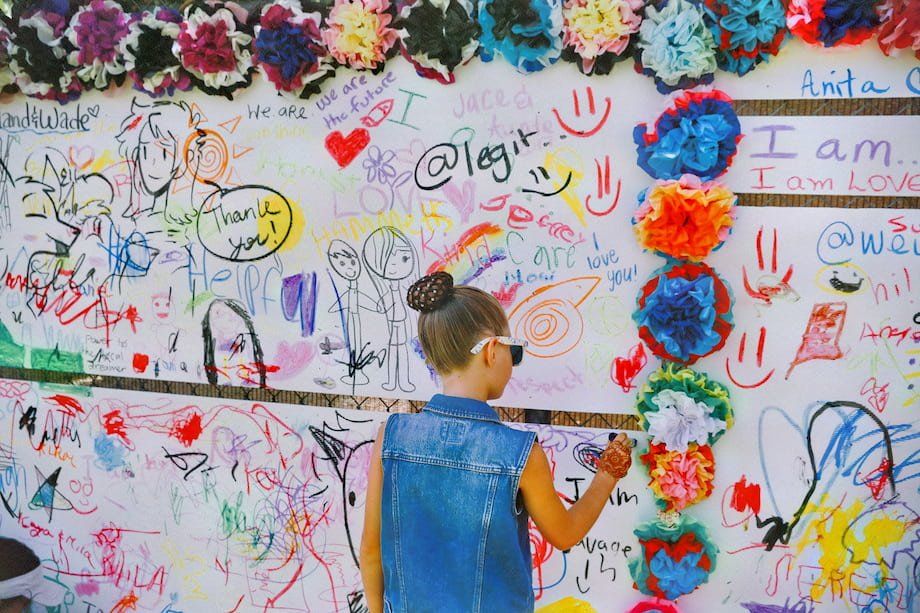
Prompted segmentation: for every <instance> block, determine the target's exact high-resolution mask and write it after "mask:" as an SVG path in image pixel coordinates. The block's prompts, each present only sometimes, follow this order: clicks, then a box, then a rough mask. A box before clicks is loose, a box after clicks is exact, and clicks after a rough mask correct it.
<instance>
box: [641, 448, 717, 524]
mask: <svg viewBox="0 0 920 613" xmlns="http://www.w3.org/2000/svg"><path fill="white" fill-rule="evenodd" d="M639 459H640V460H641V461H642V463H643V464H645V467H646V468H647V469H648V474H649V477H650V479H649V482H648V484H649V488H650V489H651V490H652V492H653V493H654V494H655V496H656V497H657V498H658V500H657V501H656V502H657V503H658V505H659V506H660V507H661V508H662V509H664V510H665V511H677V512H678V513H679V512H680V511H683V510H684V509H686V508H687V507H689V506H691V505H694V504H696V503H698V502H700V501H701V500H705V499H706V498H709V495H710V494H712V481H713V479H715V477H716V462H715V458H713V456H712V448H711V447H710V446H709V445H697V444H696V443H691V444H690V445H689V446H688V447H687V450H686V451H684V452H680V451H672V450H669V449H668V448H667V447H666V446H665V444H664V443H651V444H650V445H649V449H648V451H647V452H646V453H643V454H642V455H640V456H639Z"/></svg>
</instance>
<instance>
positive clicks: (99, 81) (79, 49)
mask: <svg viewBox="0 0 920 613" xmlns="http://www.w3.org/2000/svg"><path fill="white" fill-rule="evenodd" d="M127 35H128V16H127V15H125V13H124V11H123V10H121V6H119V5H118V4H116V3H115V2H112V0H92V2H90V3H89V4H87V5H86V6H83V7H82V8H80V10H78V11H77V12H76V13H74V16H73V17H72V18H71V19H70V28H69V29H68V32H67V38H68V39H69V40H70V44H71V45H73V47H74V51H72V52H71V53H70V54H68V56H67V61H69V62H70V65H71V66H74V67H76V68H77V76H78V77H80V79H81V80H82V81H83V82H84V83H85V84H86V85H87V86H89V87H95V88H96V89H105V88H106V87H108V86H109V84H110V83H115V84H116V85H121V84H122V83H124V81H125V73H126V72H127V69H126V68H125V62H124V57H123V56H122V54H121V53H120V46H121V43H122V41H123V40H124V38H125V37H126V36H127Z"/></svg>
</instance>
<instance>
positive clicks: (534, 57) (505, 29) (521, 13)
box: [479, 0, 562, 73]
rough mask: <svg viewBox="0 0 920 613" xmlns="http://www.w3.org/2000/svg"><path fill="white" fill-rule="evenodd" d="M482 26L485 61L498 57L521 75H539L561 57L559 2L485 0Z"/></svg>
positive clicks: (482, 2) (549, 0) (481, 16)
mask: <svg viewBox="0 0 920 613" xmlns="http://www.w3.org/2000/svg"><path fill="white" fill-rule="evenodd" d="M479 24H480V25H481V26H482V36H481V38H480V40H479V43H480V45H482V49H481V51H480V55H481V57H482V59H483V60H484V61H486V62H489V61H492V59H493V58H494V57H495V55H496V54H498V55H501V56H502V57H504V58H505V59H506V60H507V61H508V62H509V63H510V64H511V65H512V66H514V67H515V68H517V70H518V71H519V72H524V73H527V72H537V71H539V70H543V69H544V68H546V67H547V66H549V65H551V64H554V63H555V62H556V61H557V60H558V59H559V57H560V55H561V54H562V4H561V1H560V0H482V1H481V2H480V3H479Z"/></svg>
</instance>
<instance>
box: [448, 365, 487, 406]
mask: <svg viewBox="0 0 920 613" xmlns="http://www.w3.org/2000/svg"><path fill="white" fill-rule="evenodd" d="M441 392H442V393H443V394H445V395H447V396H459V397H460V398H472V399H473V400H481V401H483V402H485V401H486V400H489V392H488V389H487V388H486V385H485V381H483V378H482V377H473V376H471V373H468V372H460V373H451V374H450V375H447V376H445V377H442V379H441Z"/></svg>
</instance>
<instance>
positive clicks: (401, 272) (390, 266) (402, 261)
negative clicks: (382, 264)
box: [384, 246, 415, 280]
mask: <svg viewBox="0 0 920 613" xmlns="http://www.w3.org/2000/svg"><path fill="white" fill-rule="evenodd" d="M414 258H415V254H414V253H413V252H412V248H411V247H408V246H407V247H402V246H396V247H394V248H393V253H392V254H390V257H389V259H388V260H387V263H386V269H385V271H384V277H386V278H387V279H393V280H398V279H405V278H406V277H408V276H409V275H410V274H412V270H413V269H414V268H415V259H414Z"/></svg>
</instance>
